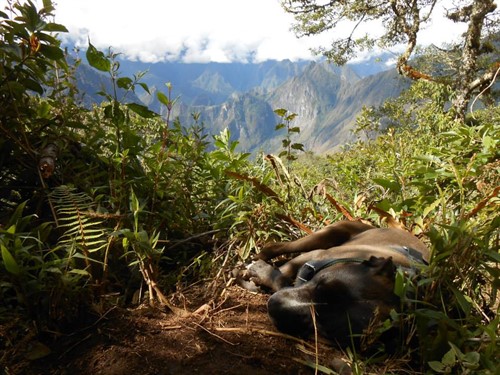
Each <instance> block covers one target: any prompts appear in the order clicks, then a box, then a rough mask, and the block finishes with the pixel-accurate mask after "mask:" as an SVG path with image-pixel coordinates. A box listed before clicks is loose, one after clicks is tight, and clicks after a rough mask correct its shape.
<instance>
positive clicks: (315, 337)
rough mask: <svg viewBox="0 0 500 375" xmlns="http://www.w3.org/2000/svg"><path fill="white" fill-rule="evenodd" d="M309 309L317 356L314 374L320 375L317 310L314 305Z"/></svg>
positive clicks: (315, 356) (315, 354)
mask: <svg viewBox="0 0 500 375" xmlns="http://www.w3.org/2000/svg"><path fill="white" fill-rule="evenodd" d="M309 310H310V313H311V319H312V323H313V327H314V358H315V366H314V374H315V375H318V366H319V354H318V326H317V325H316V311H315V310H314V305H311V306H309Z"/></svg>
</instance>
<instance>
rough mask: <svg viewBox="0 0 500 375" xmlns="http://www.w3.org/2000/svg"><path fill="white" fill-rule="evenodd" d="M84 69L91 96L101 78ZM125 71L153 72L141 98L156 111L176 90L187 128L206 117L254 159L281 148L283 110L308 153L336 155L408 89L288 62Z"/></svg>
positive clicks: (385, 78) (382, 76)
mask: <svg viewBox="0 0 500 375" xmlns="http://www.w3.org/2000/svg"><path fill="white" fill-rule="evenodd" d="M82 68H83V69H85V67H82ZM83 69H81V70H80V74H79V76H78V80H79V82H80V87H81V89H82V91H85V92H86V93H87V95H88V96H89V95H90V96H92V94H91V92H92V88H91V86H89V83H88V82H89V81H92V80H95V77H90V76H89V75H88V74H87V72H86V71H84V72H82V70H83ZM120 69H121V71H122V74H123V75H129V76H131V75H133V74H135V73H137V72H139V71H147V74H146V75H145V77H144V81H145V82H146V83H147V84H148V85H149V86H150V88H151V92H152V93H153V95H149V94H147V93H145V92H142V93H137V95H138V96H139V99H140V100H141V101H142V102H143V103H144V104H146V105H148V106H150V108H152V109H153V110H155V111H157V112H159V113H164V112H165V109H164V108H161V106H160V103H159V102H158V100H157V99H156V98H155V96H154V93H155V92H156V91H157V90H160V91H163V92H165V91H166V88H165V83H167V82H170V83H171V84H172V87H173V95H174V97H178V100H177V105H176V106H175V107H174V115H175V116H178V117H179V118H180V120H181V122H182V124H183V125H185V126H188V125H189V124H190V123H191V121H192V119H191V115H192V114H193V113H199V114H200V121H202V122H203V123H204V125H205V128H206V130H207V132H208V133H210V134H218V133H219V132H220V131H221V130H223V129H224V128H228V129H229V130H230V132H231V135H232V137H233V139H235V140H238V141H239V142H240V149H241V150H242V151H249V152H255V151H260V150H261V151H263V152H266V153H269V152H276V151H277V150H278V149H279V148H280V145H281V139H282V138H283V134H281V133H278V132H275V131H274V127H275V125H276V123H277V120H278V119H277V117H276V116H275V114H274V112H273V111H274V110H275V109H277V108H285V109H287V110H288V111H290V112H293V113H297V114H298V117H297V119H296V120H295V122H294V126H299V127H300V128H301V133H300V135H299V136H298V137H297V139H296V141H298V142H300V143H303V144H304V146H305V149H306V150H309V151H315V152H320V153H323V152H328V151H331V150H333V149H335V148H336V147H338V146H339V145H342V144H344V143H346V142H347V141H349V140H350V139H351V130H352V129H353V127H354V125H355V120H356V116H357V114H358V113H359V111H360V110H361V109H362V108H363V106H371V105H374V106H377V105H380V104H382V103H383V101H384V100H385V99H387V98H389V97H393V96H397V95H398V94H399V93H400V92H401V90H402V88H403V87H404V84H403V83H402V82H403V81H402V80H401V78H399V77H398V76H397V74H396V72H395V71H394V70H388V71H382V72H379V73H376V74H373V75H369V76H366V77H361V76H360V75H359V74H358V73H356V72H359V73H362V72H371V71H373V70H377V69H380V66H376V65H375V63H372V65H370V66H362V67H360V66H345V67H337V66H334V65H331V64H328V63H327V62H304V61H303V62H297V63H294V62H291V61H287V60H285V61H267V62H264V63H259V64H241V63H233V64H218V63H210V64H182V63H156V64H151V65H147V64H143V63H140V62H131V61H126V60H124V61H121V67H120ZM94 75H95V74H94ZM100 85H101V86H102V84H100ZM99 89H100V88H99ZM94 91H97V90H94ZM93 97H94V99H95V100H96V101H99V100H100V99H99V98H96V97H95V96H93Z"/></svg>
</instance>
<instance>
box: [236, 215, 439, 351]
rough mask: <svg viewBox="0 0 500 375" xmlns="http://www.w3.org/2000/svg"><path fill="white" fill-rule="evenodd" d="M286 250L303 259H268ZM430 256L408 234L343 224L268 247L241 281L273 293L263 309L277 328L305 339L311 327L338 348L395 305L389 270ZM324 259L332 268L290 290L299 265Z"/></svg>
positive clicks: (312, 330) (384, 317) (406, 266)
mask: <svg viewBox="0 0 500 375" xmlns="http://www.w3.org/2000/svg"><path fill="white" fill-rule="evenodd" d="M410 249H411V251H410ZM289 253H302V254H300V255H298V256H296V257H295V258H293V259H291V260H290V261H288V262H287V263H285V264H283V265H282V266H281V267H279V268H275V267H273V266H272V265H271V264H269V263H267V262H266V261H268V260H271V259H272V258H275V257H277V256H279V255H283V254H289ZM410 253H411V254H412V255H410ZM415 254H416V255H417V257H415V256H414V255H415ZM428 257H429V250H428V249H427V247H426V246H425V245H424V244H423V243H422V242H421V241H420V240H418V239H417V238H416V237H414V236H413V235H411V234H409V233H408V232H406V231H403V230H400V229H382V228H375V227H372V226H370V225H367V224H363V223H361V222H353V221H341V222H338V223H335V224H333V225H329V226H327V227H325V228H323V229H321V230H319V231H317V232H315V233H313V234H311V235H309V236H306V237H304V238H301V239H299V240H296V241H292V242H280V243H271V244H267V245H266V246H264V248H263V249H262V250H261V252H260V253H259V254H257V256H256V258H257V260H256V261H255V262H254V263H252V265H251V266H250V267H249V268H248V270H247V273H246V276H245V278H246V279H247V280H248V281H247V282H250V283H255V284H256V285H258V286H262V287H266V288H269V289H270V290H271V291H273V292H274V294H273V295H272V296H271V297H270V299H269V302H268V312H269V315H270V317H271V319H272V321H273V323H274V324H275V326H276V327H277V328H278V329H279V330H280V331H282V332H285V333H288V334H292V335H295V336H299V337H309V336H311V335H312V334H313V333H314V332H315V331H314V330H315V329H317V332H318V333H319V334H320V335H321V336H323V337H324V338H326V339H328V340H330V341H334V342H337V343H340V344H342V345H344V344H346V343H347V344H349V343H351V342H353V337H357V336H359V334H361V333H363V331H364V330H365V329H366V328H367V327H368V326H369V325H370V323H371V322H372V321H373V320H374V319H378V320H383V319H386V318H387V317H388V316H389V313H390V311H391V310H392V309H394V308H397V307H398V305H399V300H398V298H397V296H396V295H395V294H394V292H393V290H394V279H395V268H396V267H405V268H411V267H412V266H413V264H414V262H415V261H416V258H419V259H420V260H422V261H426V260H427V259H428ZM330 260H331V261H332V262H331V263H333V264H332V265H329V266H328V265H327V266H325V267H324V268H320V269H319V270H317V273H315V274H314V275H313V276H312V278H311V279H310V280H297V281H295V285H294V280H295V278H296V277H297V273H298V272H299V270H300V269H301V267H302V266H304V264H306V263H308V264H307V265H306V266H309V265H311V266H312V268H314V265H315V264H318V262H319V263H322V264H323V265H324V264H325V263H326V261H330ZM312 314H314V318H315V319H313V315H312ZM354 340H356V339H354Z"/></svg>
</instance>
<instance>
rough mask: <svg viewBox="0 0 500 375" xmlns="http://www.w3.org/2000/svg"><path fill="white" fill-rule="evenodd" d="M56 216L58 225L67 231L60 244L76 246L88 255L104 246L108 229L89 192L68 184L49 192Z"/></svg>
mask: <svg viewBox="0 0 500 375" xmlns="http://www.w3.org/2000/svg"><path fill="white" fill-rule="evenodd" d="M50 198H51V200H52V203H53V205H54V206H55V212H56V215H57V218H56V219H57V220H56V222H57V226H58V228H60V229H62V230H64V234H63V235H62V236H61V237H60V238H59V245H62V246H68V247H73V246H75V245H76V247H77V248H78V249H80V250H81V251H82V252H83V254H85V256H88V255H89V254H90V253H93V252H97V251H99V250H101V249H103V248H105V247H106V246H107V244H108V233H107V232H108V231H107V229H106V226H105V225H104V221H103V220H101V219H100V217H99V215H97V214H96V212H95V210H94V209H95V206H96V204H95V202H94V200H93V199H92V198H91V197H89V196H88V195H87V194H85V193H83V192H77V191H76V189H75V188H74V187H69V186H66V185H62V186H58V187H56V188H55V189H54V190H53V191H52V192H51V194H50Z"/></svg>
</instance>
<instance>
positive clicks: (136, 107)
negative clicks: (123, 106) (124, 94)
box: [127, 103, 159, 118]
mask: <svg viewBox="0 0 500 375" xmlns="http://www.w3.org/2000/svg"><path fill="white" fill-rule="evenodd" d="M127 107H128V108H129V109H131V110H132V111H134V112H135V113H137V114H138V115H139V116H141V117H144V118H153V117H158V116H159V115H158V113H156V112H153V111H151V110H149V108H148V107H146V106H144V105H141V104H136V103H128V104H127Z"/></svg>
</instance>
